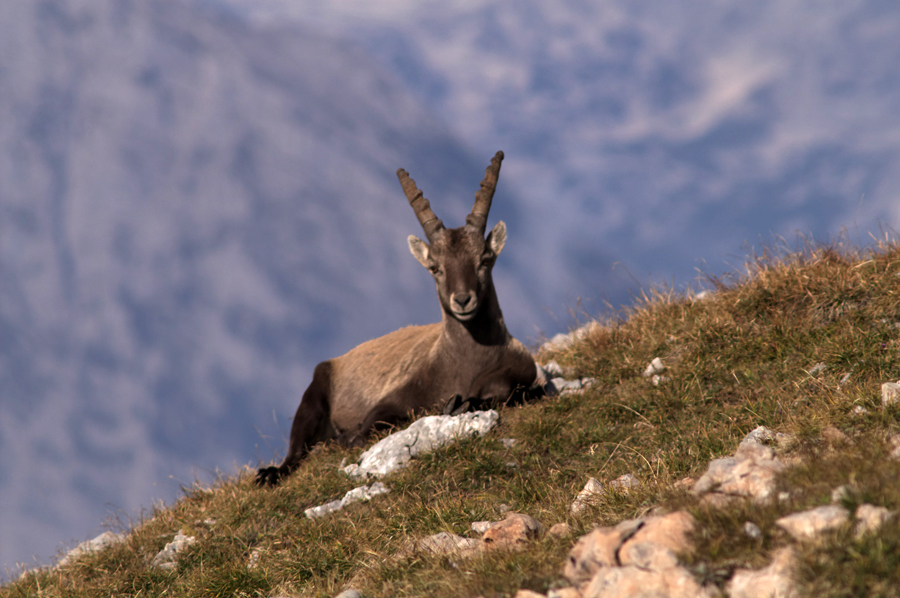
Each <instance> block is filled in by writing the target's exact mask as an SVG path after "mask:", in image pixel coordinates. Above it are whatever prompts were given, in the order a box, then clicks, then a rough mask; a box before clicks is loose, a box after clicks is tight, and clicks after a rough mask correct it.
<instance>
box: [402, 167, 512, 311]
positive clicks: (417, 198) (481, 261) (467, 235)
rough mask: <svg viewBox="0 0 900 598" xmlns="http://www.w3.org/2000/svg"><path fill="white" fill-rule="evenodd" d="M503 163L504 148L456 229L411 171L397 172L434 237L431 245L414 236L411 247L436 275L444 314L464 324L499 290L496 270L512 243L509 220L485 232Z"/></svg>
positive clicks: (413, 252) (414, 253) (422, 221)
mask: <svg viewBox="0 0 900 598" xmlns="http://www.w3.org/2000/svg"><path fill="white" fill-rule="evenodd" d="M502 161H503V152H497V154H496V155H495V156H494V157H493V159H491V165H490V166H488V168H487V170H486V171H485V173H484V180H483V181H481V190H480V191H478V193H476V194H475V205H474V206H473V207H472V212H471V213H470V214H469V215H468V216H466V224H465V226H462V227H460V228H452V229H448V228H444V223H443V222H441V221H440V219H438V217H437V216H435V215H434V212H432V211H431V206H430V205H429V203H428V200H427V199H425V196H424V194H423V193H422V191H420V190H419V189H418V187H416V182H415V181H414V180H412V179H411V178H409V175H408V174H407V173H406V171H405V170H403V169H402V168H401V169H400V170H398V171H397V177H398V178H399V179H400V184H401V185H402V186H403V191H404V192H405V193H406V198H407V199H409V203H410V205H411V206H412V208H413V210H414V211H415V213H416V216H417V217H418V218H419V223H421V225H422V228H423V229H424V230H425V236H426V238H427V239H428V243H426V242H425V241H423V240H421V239H419V238H417V237H415V236H414V235H410V236H409V250H410V251H411V252H412V254H413V256H415V258H416V259H417V260H419V263H420V264H422V265H423V266H425V267H426V268H427V269H428V270H429V271H430V272H431V275H432V276H434V282H435V285H436V286H437V292H438V298H439V299H440V302H441V307H442V308H443V310H444V312H445V313H447V314H448V315H450V316H452V317H454V318H456V319H457V320H459V321H461V322H467V321H469V320H472V319H473V318H475V316H477V315H478V313H479V311H480V310H481V308H482V307H483V306H484V305H485V303H486V301H487V299H488V298H489V297H490V294H491V293H492V292H493V287H494V284H493V280H492V278H491V270H492V269H493V267H494V261H495V260H496V259H497V256H498V255H499V254H500V251H501V250H502V249H503V245H504V244H505V243H506V225H505V224H504V223H503V221H500V222H498V223H497V225H496V226H495V227H494V229H493V230H492V231H491V232H490V233H489V234H488V236H487V238H485V236H484V231H485V227H486V225H487V217H488V212H490V209H491V200H492V199H493V197H494V190H495V189H496V187H497V177H498V175H499V174H500V162H502Z"/></svg>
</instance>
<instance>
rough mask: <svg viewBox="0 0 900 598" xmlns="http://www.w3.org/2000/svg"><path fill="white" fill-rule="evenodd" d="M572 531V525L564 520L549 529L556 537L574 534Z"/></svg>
mask: <svg viewBox="0 0 900 598" xmlns="http://www.w3.org/2000/svg"><path fill="white" fill-rule="evenodd" d="M572 531H573V530H572V526H571V525H569V524H568V523H566V522H565V521H563V522H560V523H554V524H553V525H551V526H550V529H549V530H547V534H548V535H550V536H552V537H554V538H567V537H569V536H571V535H572Z"/></svg>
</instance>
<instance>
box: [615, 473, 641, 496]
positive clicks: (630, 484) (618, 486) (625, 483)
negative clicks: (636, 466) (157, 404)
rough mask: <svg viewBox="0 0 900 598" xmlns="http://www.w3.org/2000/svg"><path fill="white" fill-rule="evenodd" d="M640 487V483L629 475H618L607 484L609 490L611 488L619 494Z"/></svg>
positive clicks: (632, 475)
mask: <svg viewBox="0 0 900 598" xmlns="http://www.w3.org/2000/svg"><path fill="white" fill-rule="evenodd" d="M640 485H641V481H640V480H639V479H637V478H636V477H635V476H634V474H631V473H626V474H624V475H620V476H619V477H617V478H616V479H614V480H613V481H611V482H610V483H609V486H610V487H611V488H613V489H614V490H618V491H619V492H623V491H626V490H629V489H630V488H636V487H638V486H640Z"/></svg>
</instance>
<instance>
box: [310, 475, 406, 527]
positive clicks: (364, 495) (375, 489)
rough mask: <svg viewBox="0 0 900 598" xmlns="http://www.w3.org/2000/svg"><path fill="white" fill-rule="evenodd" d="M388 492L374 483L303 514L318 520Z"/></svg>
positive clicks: (383, 486) (379, 484) (378, 483)
mask: <svg viewBox="0 0 900 598" xmlns="http://www.w3.org/2000/svg"><path fill="white" fill-rule="evenodd" d="M388 492H390V490H388V488H387V487H386V486H385V485H384V484H382V483H381V482H375V483H374V484H372V485H371V486H360V487H358V488H354V489H353V490H350V491H348V492H347V493H346V494H345V495H344V497H343V498H341V499H340V500H333V501H331V502H329V503H325V504H324V505H319V506H318V507H311V508H309V509H306V510H305V511H304V514H305V515H306V517H307V518H308V519H318V518H320V517H324V516H325V515H328V514H329V513H334V512H335V511H340V510H341V509H343V508H344V507H346V506H347V505H349V504H353V503H355V502H365V501H368V500H371V499H372V497H373V496H378V495H379V494H387V493H388Z"/></svg>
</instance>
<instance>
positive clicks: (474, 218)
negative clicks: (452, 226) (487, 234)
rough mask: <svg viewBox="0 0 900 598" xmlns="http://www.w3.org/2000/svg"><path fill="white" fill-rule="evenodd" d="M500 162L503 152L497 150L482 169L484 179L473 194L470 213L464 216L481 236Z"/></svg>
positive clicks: (489, 208) (485, 223)
mask: <svg viewBox="0 0 900 598" xmlns="http://www.w3.org/2000/svg"><path fill="white" fill-rule="evenodd" d="M501 162H503V152H497V153H496V154H494V157H493V158H491V165H490V166H488V167H487V169H486V170H485V171H484V180H483V181H481V189H480V190H479V191H478V193H476V194H475V205H474V206H472V213H471V214H469V215H468V216H466V226H470V227H472V228H474V229H475V230H477V231H478V232H479V233H481V235H482V236H483V235H484V231H485V228H486V226H487V217H488V213H489V212H490V211H491V201H492V200H493V199H494V190H496V189H497V177H499V176H500V163H501Z"/></svg>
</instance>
